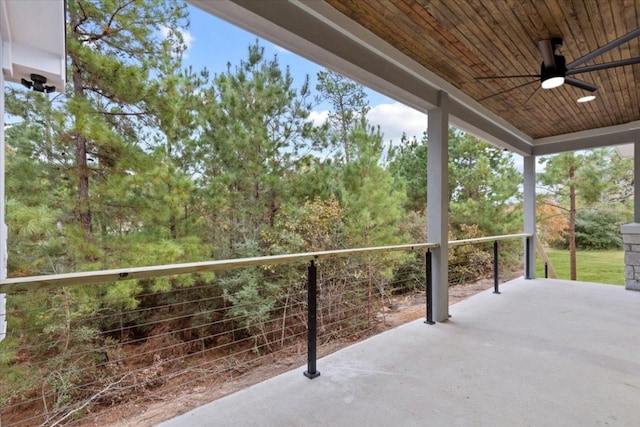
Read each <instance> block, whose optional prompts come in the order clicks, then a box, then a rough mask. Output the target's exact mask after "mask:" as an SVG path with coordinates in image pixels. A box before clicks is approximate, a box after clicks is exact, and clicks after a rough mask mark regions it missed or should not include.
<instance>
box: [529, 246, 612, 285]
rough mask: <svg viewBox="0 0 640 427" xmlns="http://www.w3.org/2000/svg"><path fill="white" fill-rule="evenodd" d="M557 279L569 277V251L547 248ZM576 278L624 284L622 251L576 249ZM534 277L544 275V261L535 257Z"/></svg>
mask: <svg viewBox="0 0 640 427" xmlns="http://www.w3.org/2000/svg"><path fill="white" fill-rule="evenodd" d="M546 252H547V256H548V257H549V259H550V260H551V263H552V264H553V267H554V268H555V269H556V272H557V273H558V278H559V279H569V251H563V250H557V249H547V250H546ZM576 258H577V276H578V277H577V279H578V280H581V281H583V282H598V283H610V284H614V285H624V251H622V250H620V251H578V253H577V254H576ZM536 277H544V261H543V260H542V258H540V256H538V257H537V259H536Z"/></svg>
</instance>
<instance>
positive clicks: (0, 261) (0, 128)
mask: <svg viewBox="0 0 640 427" xmlns="http://www.w3.org/2000/svg"><path fill="white" fill-rule="evenodd" d="M3 53H4V43H3V39H2V34H1V33H0V58H4V55H3ZM2 65H3V67H2V68H4V64H2ZM4 188H5V184H4V73H2V72H0V280H3V279H6V278H7V225H6V224H5V222H4V218H5V203H4V201H5V196H4ZM6 333H7V316H6V298H5V295H4V294H0V341H2V340H3V339H4V337H5V336H6Z"/></svg>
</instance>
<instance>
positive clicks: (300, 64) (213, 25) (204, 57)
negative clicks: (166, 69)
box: [183, 5, 427, 142]
mask: <svg viewBox="0 0 640 427" xmlns="http://www.w3.org/2000/svg"><path fill="white" fill-rule="evenodd" d="M189 16H190V23H191V25H190V28H189V32H188V33H187V34H184V35H183V37H184V39H185V41H186V42H187V44H188V46H189V48H188V50H187V55H186V57H185V58H184V63H185V65H191V66H193V67H194V69H196V70H198V69H202V68H204V67H206V68H207V69H208V70H209V71H210V72H211V73H212V74H214V73H219V72H221V71H224V70H226V66H227V63H228V62H230V63H231V64H232V65H235V64H239V63H240V60H242V59H245V58H246V55H247V48H248V46H249V45H250V44H253V43H254V42H255V40H256V38H257V37H256V36H255V35H254V34H251V33H249V32H247V31H244V30H242V29H240V28H238V27H235V26H234V25H232V24H229V23H227V22H225V21H223V20H221V19H219V18H216V17H214V16H212V15H210V14H208V13H206V12H203V11H201V10H200V9H198V8H196V7H193V6H191V5H189ZM260 44H261V45H262V46H264V48H265V53H266V55H267V57H269V58H270V57H272V56H273V55H277V56H278V59H279V61H280V64H281V65H283V66H289V69H290V71H291V74H292V76H293V79H294V80H293V81H294V86H296V87H299V86H300V85H301V84H302V82H303V81H304V78H305V75H309V79H310V82H311V88H312V89H315V85H316V74H317V73H318V71H320V70H322V69H323V68H322V67H320V66H318V65H316V64H315V63H313V62H310V61H308V60H306V59H304V58H301V57H299V56H297V55H295V54H293V53H291V52H289V51H286V50H284V49H282V48H280V47H278V46H276V45H274V44H273V43H271V42H268V41H265V40H260ZM367 93H368V98H369V104H370V106H371V111H370V112H369V115H368V119H369V121H370V122H371V123H372V124H374V125H379V126H380V128H381V130H382V132H383V134H384V136H385V140H387V141H393V142H398V141H399V140H400V137H401V135H402V132H403V131H404V132H406V133H407V134H408V135H409V136H413V135H416V136H420V135H422V132H423V131H424V130H425V129H426V128H427V118H426V116H425V115H423V114H421V113H419V112H417V111H415V110H413V109H411V108H409V107H407V106H405V105H401V104H399V103H397V102H395V101H393V100H391V99H389V98H387V97H385V96H383V95H381V94H379V93H377V92H374V91H371V90H368V89H367ZM327 108H328V107H327V106H326V105H319V106H317V108H316V110H315V111H314V112H313V114H312V118H313V119H314V120H318V121H322V120H323V118H324V117H326V114H327Z"/></svg>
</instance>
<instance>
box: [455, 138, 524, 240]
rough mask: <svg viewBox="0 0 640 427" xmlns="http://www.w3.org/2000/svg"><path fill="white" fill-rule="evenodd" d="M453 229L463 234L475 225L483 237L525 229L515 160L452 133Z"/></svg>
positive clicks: (477, 142)
mask: <svg viewBox="0 0 640 427" xmlns="http://www.w3.org/2000/svg"><path fill="white" fill-rule="evenodd" d="M449 179H450V185H449V192H450V226H451V229H452V230H453V231H454V233H458V232H463V229H462V226H463V225H465V224H475V225H476V226H477V227H478V229H479V231H480V234H481V235H485V236H493V235H500V234H510V233H514V232H517V231H519V230H520V229H521V227H522V225H521V224H522V221H521V214H520V212H519V210H518V209H517V207H518V206H519V198H520V192H519V190H518V185H519V184H520V183H521V181H522V176H521V174H520V173H519V172H518V171H517V169H516V168H515V166H514V161H513V157H511V156H510V155H509V154H507V153H504V152H503V151H502V150H500V149H499V148H496V147H493V146H491V145H489V144H487V143H486V142H483V141H480V140H478V139H477V138H474V137H472V136H471V135H467V134H464V133H462V132H460V131H456V130H453V129H452V128H450V129H449Z"/></svg>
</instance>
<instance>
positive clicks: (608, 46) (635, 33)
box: [567, 28, 640, 70]
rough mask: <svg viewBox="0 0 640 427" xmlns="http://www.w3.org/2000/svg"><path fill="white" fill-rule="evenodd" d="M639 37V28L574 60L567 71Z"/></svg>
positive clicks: (568, 65)
mask: <svg viewBox="0 0 640 427" xmlns="http://www.w3.org/2000/svg"><path fill="white" fill-rule="evenodd" d="M638 36H640V28H636V29H635V30H633V31H631V32H630V33H628V34H625V35H624V36H622V37H619V38H617V39H615V40H613V41H611V42H609V43H607V44H605V45H604V46H602V47H599V48H598V49H596V50H594V51H593V52H591V53H587V54H586V55H584V56H582V57H580V58H578V59H576V60H575V61H573V62H570V63H569V64H567V70H571V69H573V68H575V67H577V66H578V65H580V64H584V63H585V62H587V61H590V60H591V59H593V58H595V57H597V56H600V55H602V54H603V53H606V52H609V51H610V50H611V49H613V48H616V47H618V46H620V45H621V44H623V43H626V42H628V41H629V40H631V39H634V38H636V37H638Z"/></svg>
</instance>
